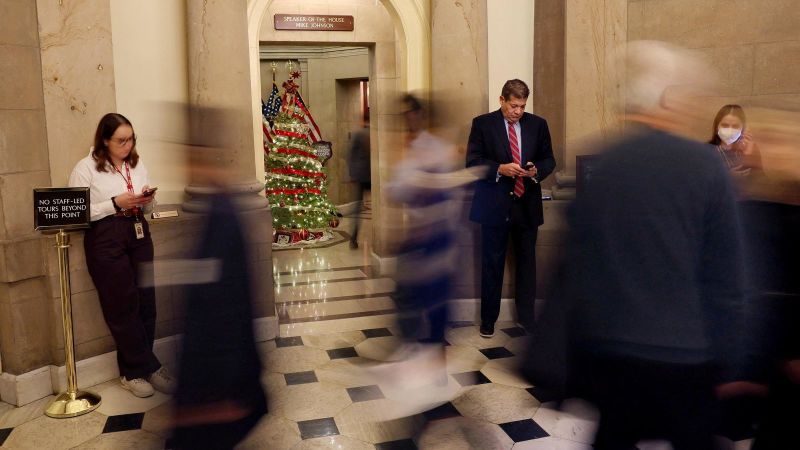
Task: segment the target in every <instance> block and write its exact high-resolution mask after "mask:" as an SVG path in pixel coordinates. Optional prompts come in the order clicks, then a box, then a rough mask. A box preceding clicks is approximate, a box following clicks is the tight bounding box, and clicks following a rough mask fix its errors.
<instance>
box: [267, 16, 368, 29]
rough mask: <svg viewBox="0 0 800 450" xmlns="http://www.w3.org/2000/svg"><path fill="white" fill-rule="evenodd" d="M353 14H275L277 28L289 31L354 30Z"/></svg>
mask: <svg viewBox="0 0 800 450" xmlns="http://www.w3.org/2000/svg"><path fill="white" fill-rule="evenodd" d="M353 23H354V21H353V16H333V15H324V14H275V29H276V30H288V31H353Z"/></svg>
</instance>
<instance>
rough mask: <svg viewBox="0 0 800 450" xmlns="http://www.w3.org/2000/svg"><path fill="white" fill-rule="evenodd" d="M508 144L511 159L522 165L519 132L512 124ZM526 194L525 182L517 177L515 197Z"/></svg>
mask: <svg viewBox="0 0 800 450" xmlns="http://www.w3.org/2000/svg"><path fill="white" fill-rule="evenodd" d="M508 142H509V144H511V158H512V159H513V160H514V162H515V163H517V164H518V165H522V163H521V161H522V156H521V154H520V152H519V142H518V141H517V131H516V130H515V129H514V124H513V123H511V122H508ZM524 193H525V182H524V181H523V180H522V177H517V181H516V182H515V183H514V195H516V196H517V197H522V194H524Z"/></svg>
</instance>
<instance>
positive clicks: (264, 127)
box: [261, 116, 274, 153]
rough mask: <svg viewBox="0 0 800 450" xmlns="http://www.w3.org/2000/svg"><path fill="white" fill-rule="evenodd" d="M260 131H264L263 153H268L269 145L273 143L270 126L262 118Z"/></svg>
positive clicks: (264, 118) (267, 121)
mask: <svg viewBox="0 0 800 450" xmlns="http://www.w3.org/2000/svg"><path fill="white" fill-rule="evenodd" d="M261 129H262V130H264V151H265V152H267V153H269V144H272V143H273V142H274V141H273V140H272V134H273V133H272V125H270V124H269V120H267V118H266V117H264V116H262V117H261Z"/></svg>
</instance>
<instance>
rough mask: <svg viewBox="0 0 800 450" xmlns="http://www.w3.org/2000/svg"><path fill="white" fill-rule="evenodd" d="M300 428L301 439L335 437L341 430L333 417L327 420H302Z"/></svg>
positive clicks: (298, 423) (299, 423)
mask: <svg viewBox="0 0 800 450" xmlns="http://www.w3.org/2000/svg"><path fill="white" fill-rule="evenodd" d="M297 426H298V427H300V437H301V438H303V439H312V438H318V437H323V436H335V435H337V434H339V428H338V427H337V426H336V422H334V421H333V417H327V418H325V419H314V420H302V421H300V422H297Z"/></svg>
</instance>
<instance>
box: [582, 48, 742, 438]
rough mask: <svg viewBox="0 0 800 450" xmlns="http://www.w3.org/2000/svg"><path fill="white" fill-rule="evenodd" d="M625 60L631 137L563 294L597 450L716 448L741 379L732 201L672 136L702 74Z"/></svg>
mask: <svg viewBox="0 0 800 450" xmlns="http://www.w3.org/2000/svg"><path fill="white" fill-rule="evenodd" d="M628 50H629V52H628V60H627V62H628V68H629V71H628V80H629V82H628V87H629V90H628V96H627V104H626V118H627V124H626V134H625V136H624V137H623V138H622V139H620V140H619V141H618V142H616V143H614V144H612V145H610V146H609V147H608V148H606V149H605V150H604V151H603V152H601V154H600V155H599V157H598V161H597V163H596V164H595V165H594V167H593V171H592V179H591V181H590V182H589V183H588V185H587V186H586V188H585V189H583V188H582V190H581V193H580V194H579V196H578V198H577V199H576V201H575V203H574V204H573V205H572V209H571V211H570V224H571V231H570V232H571V237H570V242H569V252H570V258H569V259H568V260H569V262H570V264H571V265H570V266H568V268H567V271H568V280H569V281H568V283H567V286H568V289H569V290H570V292H571V296H570V300H571V301H573V302H574V303H572V305H573V307H574V308H573V309H572V311H573V316H572V317H571V319H572V326H573V327H574V328H573V330H574V336H575V338H576V344H577V347H576V349H577V354H578V355H579V358H578V361H579V367H580V370H579V372H580V373H581V374H583V375H585V377H586V378H587V379H589V381H587V382H586V385H585V386H584V387H585V388H586V389H587V395H588V397H589V398H590V400H592V401H594V402H595V403H596V404H597V406H598V408H599V409H600V412H601V418H600V423H599V428H598V431H597V436H596V441H595V448H596V449H623V448H633V446H634V445H635V444H636V442H637V441H639V440H640V439H644V438H666V439H668V440H670V441H671V442H672V445H673V447H674V448H675V449H678V450H680V449H693V450H694V449H707V448H713V438H712V433H713V426H714V421H713V418H712V415H713V414H712V410H713V408H714V406H715V392H714V388H715V386H717V387H719V386H720V385H721V384H722V383H723V382H724V381H730V380H734V379H737V378H736V377H737V376H738V374H737V373H736V371H737V369H738V368H739V367H740V364H739V362H738V361H736V360H735V358H736V356H737V355H740V354H741V353H740V351H741V349H740V348H739V345H738V344H737V342H738V338H737V336H736V335H737V333H741V332H742V327H741V326H740V324H742V321H743V317H742V315H743V307H744V299H745V296H744V286H743V279H744V272H743V255H742V248H741V243H740V232H739V221H738V218H737V211H736V200H735V195H734V189H733V187H732V185H731V181H730V179H729V177H728V173H727V171H726V169H725V167H724V166H723V164H722V163H721V161H720V159H719V158H718V157H717V155H716V154H714V153H713V152H712V151H711V150H710V149H709V148H708V147H707V146H706V145H705V144H701V143H699V142H694V141H690V140H687V139H684V138H682V137H679V136H677V135H676V134H675V131H676V130H677V129H678V128H679V127H680V122H681V120H682V118H683V117H684V114H686V111H685V110H684V109H683V108H682V107H683V105H686V104H687V103H686V97H685V96H683V95H682V94H684V93H686V92H688V90H687V88H688V89H694V88H696V87H698V86H701V83H700V82H701V81H703V80H702V79H701V77H702V76H703V75H704V74H703V73H702V72H701V71H699V70H698V68H699V66H698V65H697V64H696V63H695V62H694V61H693V60H691V59H689V58H688V57H686V56H684V55H682V54H681V53H680V52H679V51H678V50H677V49H673V48H670V47H668V46H666V45H664V44H659V43H652V42H651V43H643V42H636V43H631V44H630V47H629V49H628ZM722 386H723V387H724V389H731V387H732V386H733V387H736V385H731V384H722ZM724 389H723V390H724Z"/></svg>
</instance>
